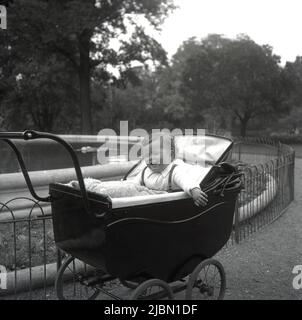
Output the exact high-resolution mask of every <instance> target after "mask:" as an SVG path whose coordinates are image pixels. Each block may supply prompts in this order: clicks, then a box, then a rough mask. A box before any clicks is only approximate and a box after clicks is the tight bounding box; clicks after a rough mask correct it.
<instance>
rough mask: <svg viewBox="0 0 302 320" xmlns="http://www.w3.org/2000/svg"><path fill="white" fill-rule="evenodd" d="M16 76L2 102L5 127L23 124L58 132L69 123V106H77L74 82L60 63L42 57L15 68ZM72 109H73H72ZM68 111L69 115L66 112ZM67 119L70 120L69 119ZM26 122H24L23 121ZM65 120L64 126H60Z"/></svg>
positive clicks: (19, 127) (22, 125)
mask: <svg viewBox="0 0 302 320" xmlns="http://www.w3.org/2000/svg"><path fill="white" fill-rule="evenodd" d="M18 71H19V72H20V73H19V74H17V75H15V77H14V85H13V86H12V88H11V90H10V91H9V93H8V94H6V97H5V99H4V101H3V106H2V107H3V109H5V110H7V114H6V119H5V120H6V122H7V124H6V126H7V127H8V128H10V127H11V128H12V129H14V130H16V129H18V130H22V129H24V123H28V124H29V125H30V127H31V128H33V129H37V130H41V131H49V132H51V131H53V130H56V131H60V124H61V125H62V126H64V128H65V130H66V126H67V125H68V124H69V123H72V122H73V121H74V119H70V114H74V113H75V110H70V108H69V106H74V105H75V104H76V103H77V95H78V94H77V90H76V85H75V83H74V80H73V78H72V76H71V74H70V72H68V69H66V66H65V64H64V63H63V62H60V61H58V60H57V58H56V57H55V56H53V55H52V56H49V57H44V58H43V61H39V60H38V59H37V57H36V59H35V60H34V61H30V62H27V63H26V64H21V63H20V64H19V65H18ZM73 109H74V108H73ZM67 111H69V116H66V112H67ZM68 118H69V119H68ZM26 119H27V120H26ZM62 120H64V123H62V122H63V121H62Z"/></svg>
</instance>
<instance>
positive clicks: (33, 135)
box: [0, 130, 90, 213]
mask: <svg viewBox="0 0 302 320" xmlns="http://www.w3.org/2000/svg"><path fill="white" fill-rule="evenodd" d="M11 139H13V140H25V141H28V140H35V139H49V140H53V141H56V142H57V143H59V144H60V145H62V146H63V147H64V148H65V149H66V150H67V151H68V153H69V155H70V156H71V159H72V162H73V166H74V168H75V171H76V175H77V179H78V181H79V186H80V191H81V195H82V197H83V202H84V206H85V209H86V211H87V212H88V213H90V211H89V201H88V196H87V191H86V188H85V183H84V179H83V174H82V170H81V167H80V164H79V160H78V158H77V156H76V154H75V151H74V150H73V148H72V146H71V145H70V144H69V143H68V142H66V141H65V140H63V139H62V138H60V137H58V136H56V135H54V134H51V133H45V132H39V131H34V130H26V131H24V132H0V140H3V141H4V142H6V143H7V144H8V145H9V146H10V147H11V149H12V150H13V151H14V152H15V154H16V156H17V159H18V162H19V165H20V168H21V170H22V173H23V176H24V179H25V181H26V184H27V186H28V189H29V191H30V193H31V195H32V196H33V197H34V198H35V199H36V200H38V201H43V202H51V200H52V199H51V197H50V196H48V197H40V196H38V195H37V194H36V192H35V190H34V187H33V185H32V182H31V179H30V177H29V174H28V171H27V168H26V165H25V163H24V160H23V157H22V155H21V153H20V151H19V150H18V148H17V147H16V145H15V144H14V143H13V142H12V141H11Z"/></svg>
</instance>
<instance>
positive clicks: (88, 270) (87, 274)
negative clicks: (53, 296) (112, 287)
mask: <svg viewBox="0 0 302 320" xmlns="http://www.w3.org/2000/svg"><path fill="white" fill-rule="evenodd" d="M96 284H97V274H96V270H95V269H94V268H92V267H90V266H88V265H86V264H85V263H83V262H81V261H79V260H77V259H75V258H74V257H72V256H70V257H68V258H67V259H66V260H65V261H64V262H63V264H62V265H61V267H60V269H59V270H58V273H57V277H56V282H55V289H56V293H57V297H58V299H59V300H95V299H96V298H97V296H98V295H99V293H100V290H99V289H98V288H96Z"/></svg>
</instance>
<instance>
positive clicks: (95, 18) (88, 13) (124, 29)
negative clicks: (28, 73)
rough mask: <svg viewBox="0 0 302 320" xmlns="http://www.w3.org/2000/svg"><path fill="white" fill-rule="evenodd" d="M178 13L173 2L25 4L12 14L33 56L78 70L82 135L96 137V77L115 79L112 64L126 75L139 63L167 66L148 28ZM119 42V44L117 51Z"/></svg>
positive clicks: (15, 30)
mask: <svg viewBox="0 0 302 320" xmlns="http://www.w3.org/2000/svg"><path fill="white" fill-rule="evenodd" d="M173 8H174V6H173V3H172V0H152V1H150V0H114V1H111V0H98V1H95V0H86V1H81V0H66V1H61V0H52V1H47V0H23V1H21V0H20V1H18V2H16V3H15V5H14V8H13V10H10V16H9V21H10V26H11V28H10V32H9V33H10V36H11V40H12V43H13V44H15V45H16V47H19V50H21V51H22V48H23V53H24V54H25V55H27V56H28V57H30V55H31V54H32V52H37V51H41V52H44V53H45V52H47V53H53V54H57V55H60V56H62V57H64V58H65V59H66V61H67V62H68V64H69V65H70V66H72V67H73V69H74V72H75V73H76V74H77V76H78V80H79V88H80V94H79V97H80V98H79V105H80V109H81V115H82V133H92V131H93V128H92V117H91V81H92V79H93V77H94V76H98V77H100V76H101V77H102V78H103V79H104V80H107V79H108V78H109V77H112V75H111V74H110V72H109V71H108V66H109V65H111V66H114V67H117V68H118V69H119V71H120V72H121V73H123V72H126V71H127V69H129V67H131V64H132V62H133V61H139V62H141V63H146V61H148V60H150V59H152V60H154V61H158V62H159V63H163V62H165V61H166V54H165V52H164V50H163V49H162V47H161V46H160V44H159V43H158V42H156V40H154V39H153V38H152V37H151V36H149V35H148V33H147V32H146V30H145V28H144V25H149V26H151V27H153V28H155V29H158V28H159V26H160V24H161V23H162V21H163V18H164V17H165V16H166V15H167V14H168V13H169V12H170V11H171V10H172V9H173ZM141 21H143V23H141ZM129 34H131V35H130V36H129V37H128V36H126V35H129ZM16 39H17V41H16ZM113 40H115V41H117V40H118V42H119V43H118V48H117V49H116V50H114V49H113V46H112V45H111V44H112V41H113ZM96 71H97V72H96Z"/></svg>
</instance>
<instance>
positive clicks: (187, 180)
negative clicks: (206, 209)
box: [173, 165, 208, 206]
mask: <svg viewBox="0 0 302 320" xmlns="http://www.w3.org/2000/svg"><path fill="white" fill-rule="evenodd" d="M181 167H182V166H181V165H180V166H177V167H176V168H175V170H174V173H173V181H174V183H175V184H177V185H178V186H179V187H180V188H181V189H182V190H184V191H185V192H186V193H187V194H189V195H190V196H191V197H192V198H193V200H194V203H195V204H196V205H197V206H201V205H202V206H205V205H206V204H207V202H208V197H207V194H206V193H205V192H203V191H202V190H201V189H200V186H199V183H198V182H195V181H194V177H192V176H190V175H189V174H188V172H186V170H184V169H183V168H181Z"/></svg>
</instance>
